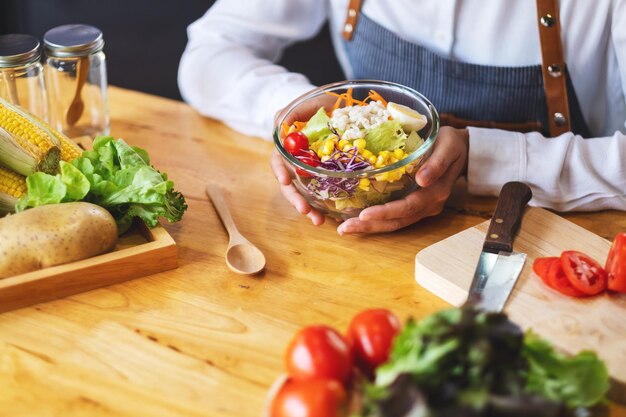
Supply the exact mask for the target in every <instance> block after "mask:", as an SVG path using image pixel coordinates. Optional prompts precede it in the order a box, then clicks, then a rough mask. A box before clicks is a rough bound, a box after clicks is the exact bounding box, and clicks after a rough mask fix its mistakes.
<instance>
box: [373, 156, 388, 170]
mask: <svg viewBox="0 0 626 417" xmlns="http://www.w3.org/2000/svg"><path fill="white" fill-rule="evenodd" d="M381 153H382V152H381ZM385 162H387V161H386V160H385V157H384V156H383V155H378V158H376V164H375V165H376V166H377V167H378V166H381V167H382V166H385Z"/></svg>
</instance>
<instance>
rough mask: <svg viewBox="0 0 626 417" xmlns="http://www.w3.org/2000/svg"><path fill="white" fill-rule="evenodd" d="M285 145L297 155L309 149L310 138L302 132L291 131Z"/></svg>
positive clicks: (288, 150)
mask: <svg viewBox="0 0 626 417" xmlns="http://www.w3.org/2000/svg"><path fill="white" fill-rule="evenodd" d="M283 146H284V148H285V150H286V151H287V152H289V153H290V154H292V155H294V156H297V155H302V153H303V152H304V151H306V150H307V149H309V139H308V138H307V137H306V135H305V134H304V133H302V132H291V133H290V134H288V135H287V136H285V140H284V141H283Z"/></svg>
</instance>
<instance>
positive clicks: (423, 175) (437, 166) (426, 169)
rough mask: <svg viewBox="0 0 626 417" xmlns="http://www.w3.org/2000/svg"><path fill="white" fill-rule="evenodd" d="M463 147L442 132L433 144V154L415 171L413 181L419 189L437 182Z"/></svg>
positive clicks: (453, 138)
mask: <svg viewBox="0 0 626 417" xmlns="http://www.w3.org/2000/svg"><path fill="white" fill-rule="evenodd" d="M463 146H465V145H464V144H463V143H462V142H461V141H460V140H457V138H455V137H453V136H451V135H450V134H447V131H443V132H442V133H441V136H440V137H439V138H438V139H437V142H435V146H434V149H433V153H432V154H431V155H430V156H429V157H428V158H427V159H426V161H425V162H424V164H423V165H422V166H421V167H420V168H419V169H418V170H417V173H416V174H415V181H416V182H417V183H418V184H419V185H420V186H421V187H428V186H429V185H431V184H432V183H434V182H435V181H437V180H438V179H439V178H440V177H441V176H442V175H443V174H445V173H446V172H448V170H449V168H450V166H451V165H452V164H453V163H454V162H456V161H457V160H458V159H459V157H460V156H461V155H462V153H463V152H462V149H461V147H463Z"/></svg>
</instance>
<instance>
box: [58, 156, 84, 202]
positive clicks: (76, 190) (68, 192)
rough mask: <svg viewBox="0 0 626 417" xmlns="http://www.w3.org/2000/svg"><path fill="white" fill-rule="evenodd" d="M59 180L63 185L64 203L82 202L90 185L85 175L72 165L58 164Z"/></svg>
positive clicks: (62, 162)
mask: <svg viewBox="0 0 626 417" xmlns="http://www.w3.org/2000/svg"><path fill="white" fill-rule="evenodd" d="M60 168H61V170H60V171H61V173H60V175H59V176H60V178H61V181H62V182H63V184H65V198H64V201H79V200H82V199H83V198H84V197H85V196H86V195H87V193H88V192H89V188H90V184H89V180H88V179H87V177H85V175H84V174H83V173H82V172H81V171H80V170H79V169H78V168H76V167H75V166H74V165H72V164H70V163H67V162H65V161H61V162H60Z"/></svg>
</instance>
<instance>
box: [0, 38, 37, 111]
mask: <svg viewBox="0 0 626 417" xmlns="http://www.w3.org/2000/svg"><path fill="white" fill-rule="evenodd" d="M40 58H41V53H40V49H39V41H38V40H37V38H35V37H33V36H30V35H24V34H19V33H16V34H10V35H0V97H2V98H3V99H5V100H7V101H9V102H11V103H13V104H17V105H19V106H21V107H22V108H24V109H25V110H27V111H28V112H30V113H32V114H34V115H36V116H38V117H39V118H41V119H43V120H47V118H48V117H47V116H48V114H47V103H46V90H45V86H44V76H43V67H42V65H41V62H40Z"/></svg>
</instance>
